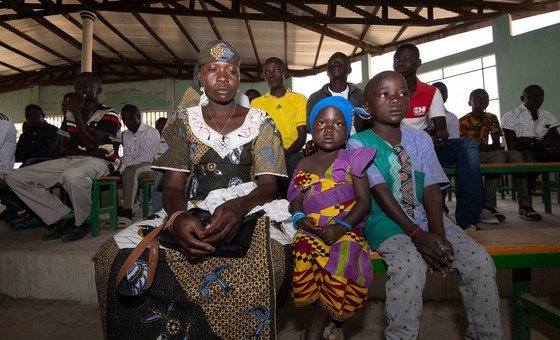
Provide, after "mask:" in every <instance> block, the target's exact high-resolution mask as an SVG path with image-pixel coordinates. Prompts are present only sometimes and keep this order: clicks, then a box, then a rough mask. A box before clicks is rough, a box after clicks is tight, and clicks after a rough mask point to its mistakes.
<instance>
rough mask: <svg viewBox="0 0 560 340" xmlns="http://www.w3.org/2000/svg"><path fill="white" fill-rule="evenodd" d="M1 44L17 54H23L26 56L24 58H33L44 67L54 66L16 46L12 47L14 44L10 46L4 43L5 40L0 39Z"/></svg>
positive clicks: (32, 59)
mask: <svg viewBox="0 0 560 340" xmlns="http://www.w3.org/2000/svg"><path fill="white" fill-rule="evenodd" d="M0 46H1V47H4V48H5V49H7V50H9V51H12V52H13V53H15V54H18V55H20V56H22V57H24V58H27V59H29V60H31V61H33V62H35V63H37V64H39V65H43V66H44V67H51V66H52V65H49V64H47V63H45V62H44V61H41V60H39V59H37V58H35V57H34V56H32V55H29V54H27V53H25V52H23V51H21V50H18V49H17V48H15V47H12V46H10V45H8V44H6V43H4V42H2V41H0Z"/></svg>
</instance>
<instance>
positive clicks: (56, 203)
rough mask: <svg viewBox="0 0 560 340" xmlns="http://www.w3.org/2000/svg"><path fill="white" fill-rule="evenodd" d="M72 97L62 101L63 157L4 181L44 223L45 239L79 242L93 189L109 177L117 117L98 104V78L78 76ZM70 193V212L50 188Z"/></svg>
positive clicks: (118, 124) (86, 74)
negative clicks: (57, 186) (59, 187)
mask: <svg viewBox="0 0 560 340" xmlns="http://www.w3.org/2000/svg"><path fill="white" fill-rule="evenodd" d="M74 91H75V93H74V94H73V95H72V96H69V97H68V98H66V105H67V107H68V112H67V113H66V117H65V118H64V120H63V121H62V125H61V127H60V130H59V134H60V135H61V136H62V139H61V148H60V150H61V155H63V157H62V158H57V159H53V160H50V161H46V162H42V163H40V164H35V165H30V166H26V167H24V168H21V169H18V170H15V171H12V172H11V173H10V174H9V175H8V176H7V177H6V183H7V184H8V186H9V187H10V188H11V189H12V190H13V191H14V193H15V194H16V195H17V196H18V197H19V198H20V199H21V200H22V201H23V202H24V203H25V204H26V205H27V206H28V207H29V208H30V209H31V210H33V212H34V213H36V214H37V215H38V216H39V217H40V218H41V219H42V220H43V221H45V223H47V224H48V226H49V230H50V232H49V233H48V234H46V235H45V236H43V240H53V239H57V238H61V237H62V240H63V241H73V240H78V239H81V238H82V237H84V236H85V235H87V233H88V231H89V229H90V227H89V224H88V222H87V221H86V220H87V218H88V217H89V215H90V212H91V185H92V182H93V180H94V179H97V178H99V177H101V176H106V175H108V174H109V171H110V168H109V166H111V167H112V164H111V161H110V160H111V159H112V156H111V155H112V154H113V153H114V148H113V144H112V143H113V142H114V139H115V137H116V135H117V132H118V131H119V129H120V128H121V122H120V119H119V115H118V114H117V113H116V112H115V111H114V110H113V109H111V108H109V107H107V106H105V105H103V104H101V103H100V102H99V101H98V99H99V94H100V93H101V91H102V87H101V78H99V76H98V75H96V74H94V73H91V72H83V73H81V74H80V75H79V76H78V77H77V78H76V81H75V82H74ZM59 182H60V184H62V187H63V188H64V190H65V191H66V192H67V193H68V196H69V198H70V201H71V203H72V206H73V214H71V212H72V209H70V208H69V207H68V206H66V205H65V204H64V203H62V202H61V201H60V200H59V199H58V198H57V197H56V196H54V195H52V194H51V193H50V192H49V191H48V188H50V187H52V186H54V185H55V184H57V183H59Z"/></svg>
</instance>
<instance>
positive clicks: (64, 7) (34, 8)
mask: <svg viewBox="0 0 560 340" xmlns="http://www.w3.org/2000/svg"><path fill="white" fill-rule="evenodd" d="M82 1H84V2H87V4H88V7H91V8H90V10H95V11H97V12H103V11H108V12H125V13H131V12H134V13H141V14H154V15H172V14H174V15H177V16H198V17H208V16H211V17H215V18H231V19H247V20H261V21H275V22H278V21H289V22H291V23H296V22H297V23H302V24H311V25H312V24H341V25H342V24H357V25H367V24H369V25H374V24H379V25H381V24H383V25H389V26H402V25H405V24H408V25H411V26H427V25H430V24H433V25H447V24H450V23H453V22H457V21H458V20H461V21H465V20H469V21H476V20H487V19H491V18H493V17H496V16H498V15H501V14H503V13H511V12H519V11H526V12H527V13H540V12H542V11H545V10H546V8H547V4H548V3H549V2H550V1H547V2H539V3H530V4H522V3H502V2H491V1H478V2H473V1H451V0H442V1H436V0H431V1H420V2H413V1H402V0H401V1H397V0H395V1H368V2H365V1H357V2H356V1H354V2H353V4H354V5H355V6H357V5H363V6H366V5H377V4H378V5H381V6H382V7H384V8H386V7H388V6H401V8H404V7H402V6H418V7H429V6H433V7H435V8H437V7H439V6H446V7H449V6H451V7H457V6H459V7H461V8H464V9H474V10H477V11H478V10H480V9H482V12H484V13H482V14H478V13H475V12H473V13H472V15H470V16H468V17H467V18H461V17H452V18H442V19H434V20H433V21H429V20H426V19H425V18H422V17H416V18H414V19H410V18H407V19H391V18H388V17H383V16H382V17H381V18H372V17H368V18H356V17H329V16H321V17H314V16H311V15H299V14H297V13H290V12H288V11H286V10H282V9H281V8H280V9H279V8H278V7H276V6H273V5H271V3H278V1H271V0H266V1H262V0H261V1H257V2H259V3H260V4H262V5H263V6H264V7H268V8H272V9H275V11H274V12H272V13H271V12H270V11H261V13H242V12H237V11H232V10H231V9H230V8H228V7H226V6H223V5H221V4H220V3H218V2H217V1H214V0H205V2H204V3H205V4H206V3H211V4H212V6H213V7H214V8H218V9H217V10H209V9H208V7H207V6H206V7H207V9H208V10H204V9H203V10H196V9H194V6H192V2H191V3H190V5H189V7H186V6H183V5H180V4H179V5H178V6H175V8H165V7H154V6H150V7H147V6H144V5H141V4H142V2H130V1H125V0H114V1H103V2H96V1H92V0H88V1H86V0H82ZM286 1H287V3H290V4H291V5H293V6H296V5H298V4H301V3H302V1H295V0H286ZM160 2H161V1H160ZM166 2H168V3H178V2H177V1H173V0H167V1H166ZM255 2H256V1H254V0H242V2H241V3H242V4H244V5H245V6H248V7H252V5H253V4H254V3H255ZM303 2H304V3H307V4H317V3H321V4H325V2H323V1H303ZM202 3H203V2H201V4H202ZM328 3H329V2H327V4H328ZM330 3H339V4H340V5H343V4H347V3H348V1H339V2H336V1H331V2H330ZM280 4H281V6H285V4H286V2H280ZM250 5H251V6H250ZM4 7H6V5H4ZM45 7H47V6H44V5H42V4H39V3H26V2H24V3H22V4H20V5H19V6H18V7H17V8H21V9H25V11H20V12H18V13H15V14H2V15H0V21H4V22H5V21H10V20H18V19H24V18H36V17H44V16H51V15H58V14H62V13H78V12H79V11H81V10H83V6H82V5H76V4H59V5H57V4H54V5H52V6H50V8H48V9H46V8H45ZM0 8H2V7H0ZM226 9H227V10H226ZM485 10H489V11H493V12H487V13H486V12H485ZM278 14H281V15H278ZM420 18H421V19H420Z"/></svg>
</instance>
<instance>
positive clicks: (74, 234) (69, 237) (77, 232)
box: [62, 222, 90, 242]
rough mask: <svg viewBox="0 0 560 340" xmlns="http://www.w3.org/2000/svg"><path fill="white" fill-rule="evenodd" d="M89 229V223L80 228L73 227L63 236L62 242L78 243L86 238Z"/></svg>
mask: <svg viewBox="0 0 560 340" xmlns="http://www.w3.org/2000/svg"><path fill="white" fill-rule="evenodd" d="M89 229H90V226H89V223H87V222H84V223H83V224H82V225H80V226H73V227H72V228H70V229H68V230H66V232H65V233H64V235H62V241H63V242H69V241H76V240H79V239H81V238H84V236H86V235H87V234H88V233H89Z"/></svg>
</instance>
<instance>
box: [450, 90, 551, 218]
mask: <svg viewBox="0 0 560 340" xmlns="http://www.w3.org/2000/svg"><path fill="white" fill-rule="evenodd" d="M489 101H490V99H489V97H488V93H487V92H486V91H485V90H484V89H476V90H474V91H472V92H471V94H470V96H469V105H470V106H471V108H472V112H470V113H468V114H466V115H465V116H463V117H461V119H460V123H461V137H463V138H468V139H472V140H474V141H475V142H476V143H477V144H478V150H479V153H480V164H492V163H522V162H523V156H521V154H520V153H519V151H517V150H509V151H505V150H503V149H502V147H501V146H500V136H501V135H502V130H501V128H500V122H499V121H498V117H496V115H493V114H491V113H489V112H486V108H487V107H488V103H489ZM489 135H490V136H491V137H492V144H489V140H488V136H489ZM484 178H485V180H484V193H485V203H484V209H482V213H481V214H480V222H482V223H497V222H498V221H500V222H502V221H505V220H506V217H505V216H504V215H503V214H501V213H499V212H498V210H497V209H496V206H497V202H496V190H497V187H498V175H491V174H487V175H485V176H484ZM513 178H514V183H515V188H516V189H517V193H518V197H517V201H518V204H519V217H521V218H523V219H526V220H530V221H540V220H542V216H541V215H539V214H538V213H537V212H535V210H534V209H533V207H532V205H533V200H532V198H531V195H530V194H529V190H528V189H529V187H528V185H527V175H526V174H523V173H520V174H515V175H514V176H513ZM496 219H497V220H496Z"/></svg>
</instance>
